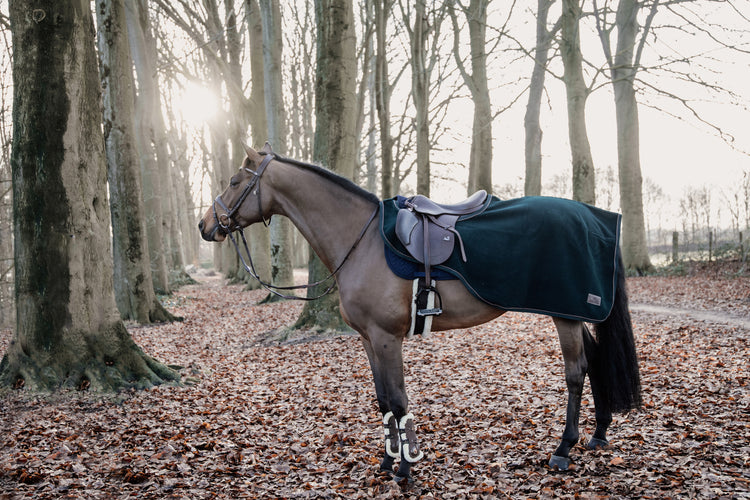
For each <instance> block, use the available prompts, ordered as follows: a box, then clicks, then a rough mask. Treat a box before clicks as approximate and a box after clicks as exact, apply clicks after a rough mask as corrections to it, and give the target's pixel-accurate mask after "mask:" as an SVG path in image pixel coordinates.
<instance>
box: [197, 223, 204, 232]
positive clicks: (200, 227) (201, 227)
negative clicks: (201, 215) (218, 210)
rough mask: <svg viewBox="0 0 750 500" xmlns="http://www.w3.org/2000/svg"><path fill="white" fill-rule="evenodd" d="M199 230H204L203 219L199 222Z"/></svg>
mask: <svg viewBox="0 0 750 500" xmlns="http://www.w3.org/2000/svg"><path fill="white" fill-rule="evenodd" d="M198 230H199V231H203V221H200V222H199V223H198Z"/></svg>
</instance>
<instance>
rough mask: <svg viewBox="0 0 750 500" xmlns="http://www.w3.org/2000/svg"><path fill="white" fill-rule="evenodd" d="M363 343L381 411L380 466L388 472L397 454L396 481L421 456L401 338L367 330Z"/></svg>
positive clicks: (406, 475) (408, 473) (407, 475)
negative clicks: (382, 451)
mask: <svg viewBox="0 0 750 500" xmlns="http://www.w3.org/2000/svg"><path fill="white" fill-rule="evenodd" d="M364 345H365V350H366V351H367V355H368V358H369V360H370V367H371V368H372V374H373V378H374V381H375V390H376V392H377V397H378V406H379V408H380V412H381V414H382V415H383V428H384V434H385V457H384V458H383V461H382V462H381V464H380V468H381V469H382V470H387V471H391V472H392V470H393V463H394V460H395V459H396V458H400V459H401V462H400V464H399V468H398V471H397V472H396V477H395V479H396V480H397V481H399V480H401V479H404V478H408V477H409V475H410V471H411V466H412V465H413V464H414V463H416V462H418V461H419V460H421V459H422V457H423V453H422V451H421V450H420V448H419V441H418V440H417V433H416V427H415V425H414V417H413V415H411V414H410V413H408V405H409V401H408V398H407V396H406V387H405V384H404V365H403V355H402V339H400V338H396V337H395V336H393V335H390V334H388V333H386V332H368V337H367V338H366V339H364Z"/></svg>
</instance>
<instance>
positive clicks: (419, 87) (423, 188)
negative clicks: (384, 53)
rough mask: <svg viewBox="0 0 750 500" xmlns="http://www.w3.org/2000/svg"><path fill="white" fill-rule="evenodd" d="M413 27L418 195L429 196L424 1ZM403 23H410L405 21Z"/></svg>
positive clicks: (419, 1) (417, 6)
mask: <svg viewBox="0 0 750 500" xmlns="http://www.w3.org/2000/svg"><path fill="white" fill-rule="evenodd" d="M413 17H414V27H413V28H412V30H411V33H410V35H411V37H410V38H411V73H412V75H411V87H412V98H413V99H414V108H415V112H416V120H415V121H416V133H417V193H419V194H423V195H425V196H427V197H429V196H430V118H429V111H430V110H429V108H428V106H429V102H430V75H429V71H428V67H427V54H426V49H425V44H426V43H427V33H428V30H429V26H428V23H427V13H426V12H425V0H417V1H416V3H415V8H414V15H413ZM404 22H407V23H408V22H409V20H408V19H404Z"/></svg>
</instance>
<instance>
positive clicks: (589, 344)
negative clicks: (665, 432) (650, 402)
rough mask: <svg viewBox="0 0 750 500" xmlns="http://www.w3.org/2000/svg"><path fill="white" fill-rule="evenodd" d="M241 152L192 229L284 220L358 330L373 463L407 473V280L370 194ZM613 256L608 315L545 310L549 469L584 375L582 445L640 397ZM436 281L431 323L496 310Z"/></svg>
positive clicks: (574, 417)
mask: <svg viewBox="0 0 750 500" xmlns="http://www.w3.org/2000/svg"><path fill="white" fill-rule="evenodd" d="M245 150H246V152H247V157H246V158H245V159H244V161H243V164H242V165H241V166H240V168H239V170H238V171H237V173H236V174H235V175H234V176H233V177H232V178H231V180H230V183H229V186H228V187H227V188H226V190H225V191H224V192H223V193H222V194H221V195H219V196H217V197H216V199H215V201H214V203H213V205H212V206H211V207H210V208H209V209H208V210H207V211H206V213H205V215H204V216H203V218H202V220H201V221H200V222H199V224H198V227H199V230H200V232H201V236H202V237H203V239H205V240H207V241H211V242H221V241H224V240H225V239H226V238H227V237H230V238H232V234H233V233H234V232H235V231H239V233H240V234H242V231H241V229H243V228H245V227H247V226H249V225H251V224H256V223H259V222H263V223H264V224H265V223H266V221H267V220H268V219H270V217H271V216H273V215H280V216H285V217H287V218H289V219H290V220H291V221H292V223H293V224H294V225H295V226H296V227H297V229H299V231H300V233H301V234H302V235H303V236H304V237H305V238H306V239H307V241H308V242H309V243H310V245H311V246H312V248H313V250H314V251H315V253H316V254H317V255H318V257H320V259H321V261H322V262H323V264H324V265H325V267H326V268H327V269H328V270H329V271H330V272H331V276H330V277H329V278H332V279H333V280H334V281H333V282H334V283H335V284H336V286H337V287H338V291H339V298H340V311H341V315H342V317H343V319H344V320H345V322H346V323H347V324H348V325H349V326H351V328H353V329H354V330H356V331H357V332H358V333H359V335H360V338H361V340H362V344H363V345H364V349H365V352H366V353H367V357H368V360H369V364H370V368H371V370H372V376H373V380H374V383H375V392H376V395H377V404H378V407H379V410H380V413H381V416H382V424H383V429H384V435H385V450H384V454H383V458H382V461H381V462H380V468H381V470H383V471H388V472H389V473H391V474H393V473H394V472H395V475H394V479H395V480H396V481H401V480H404V479H410V480H411V477H410V473H411V468H412V466H413V465H414V464H416V463H417V462H419V461H420V460H421V459H422V458H423V456H424V453H423V451H422V450H421V449H420V445H419V441H418V438H417V433H416V426H415V417H414V415H413V414H412V413H410V412H409V400H408V398H407V394H406V387H405V383H404V359H403V356H402V345H403V343H404V340H405V338H406V336H407V332H408V330H409V328H410V320H411V314H412V308H411V302H412V282H410V281H408V280H405V279H402V278H399V277H397V276H396V275H394V274H393V273H392V272H391V271H390V269H389V267H388V265H387V262H386V259H385V256H384V247H383V245H384V241H383V239H382V237H381V235H380V232H379V228H378V227H377V226H378V225H377V223H373V220H374V219H375V218H376V215H377V213H378V210H379V203H380V200H379V199H378V198H377V197H376V196H375V195H374V194H372V193H370V192H368V191H366V190H364V189H363V188H361V187H359V186H357V185H356V184H354V183H353V182H351V181H350V180H348V179H346V178H344V177H341V176H339V175H336V174H335V173H333V172H331V171H329V170H327V169H325V168H323V167H320V166H317V165H313V164H309V163H305V162H300V161H297V160H293V159H289V158H284V157H282V156H279V155H277V154H275V153H273V151H272V150H271V148H270V146H269V145H268V143H266V145H265V146H264V147H263V148H262V149H261V150H259V151H256V150H253V149H252V148H250V147H248V146H245ZM232 241H233V242H235V240H234V239H233V238H232ZM243 241H244V236H243ZM235 246H237V244H236V242H235ZM245 246H246V247H247V245H245ZM237 250H238V252H239V247H238V248H237ZM248 256H249V254H248ZM617 259H618V261H619V262H618V263H619V266H618V269H619V271H618V275H617V284H616V291H615V298H614V305H613V307H612V310H611V312H610V314H609V316H608V317H607V318H606V319H605V320H604V321H602V322H600V323H597V324H595V325H594V334H593V335H592V333H591V332H590V330H589V328H588V326H587V324H586V323H584V322H582V321H576V320H572V319H566V318H562V317H552V320H553V321H554V324H555V326H556V328H557V333H558V337H559V341H560V347H561V350H562V356H563V360H564V364H565V382H566V385H567V392H568V394H567V396H568V398H567V409H566V419H565V428H564V431H563V434H562V438H561V441H560V444H559V445H558V446H557V448H556V450H555V451H554V453H553V454H552V455H551V457H550V460H549V467H550V468H551V469H553V470H562V471H565V470H569V469H570V467H571V464H572V459H571V458H570V451H571V448H572V447H573V446H574V445H575V444H576V443H577V442H578V440H579V428H578V423H579V413H580V407H581V393H582V390H583V386H584V382H585V377H586V375H587V374H588V377H589V382H590V386H591V391H592V395H593V399H594V405H595V418H596V428H595V431H594V433H593V436H592V437H591V438H590V439H589V440H588V442H587V444H586V446H587V447H588V448H589V449H595V448H598V447H604V446H607V445H608V444H609V443H608V440H607V430H608V428H609V426H610V424H611V422H612V413H613V412H626V411H628V410H631V409H634V408H638V407H639V406H640V404H641V398H640V377H639V369H638V361H637V355H636V351H635V342H634V336H633V328H632V324H631V320H630V313H629V310H628V298H627V294H626V288H625V276H624V272H623V266H622V259H621V257H620V255H619V251H618V255H617ZM243 262H244V260H243ZM251 262H252V261H251ZM246 267H247V265H246ZM436 288H437V291H438V293H439V295H440V296H441V297H442V304H443V306H442V308H443V310H442V314H440V315H438V316H434V317H433V321H432V330H434V331H441V330H451V329H457V328H469V327H472V326H477V325H481V324H482V323H485V322H488V321H490V320H492V319H494V318H497V317H498V316H500V315H502V314H504V313H505V312H506V311H504V310H501V309H498V308H497V307H494V306H491V305H488V304H487V303H485V302H483V301H481V300H479V299H477V298H476V297H475V296H474V295H472V294H471V293H469V291H468V290H467V288H466V287H465V286H464V285H463V284H462V283H461V282H460V281H458V280H452V281H438V282H437V285H436ZM397 459H398V460H399V464H398V468H397V470H395V471H394V466H395V461H396V460H397Z"/></svg>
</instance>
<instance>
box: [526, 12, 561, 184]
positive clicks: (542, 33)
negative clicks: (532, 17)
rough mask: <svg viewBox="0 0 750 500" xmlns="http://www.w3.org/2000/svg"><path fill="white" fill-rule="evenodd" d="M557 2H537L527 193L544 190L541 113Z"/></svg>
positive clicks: (528, 119)
mask: <svg viewBox="0 0 750 500" xmlns="http://www.w3.org/2000/svg"><path fill="white" fill-rule="evenodd" d="M554 2H555V0H538V2H537V17H536V47H535V48H534V69H533V70H532V71H531V83H530V85H529V102H528V104H527V105H526V115H525V116H524V119H523V125H524V130H525V135H526V140H525V143H524V146H525V147H524V151H525V156H526V177H525V180H524V194H525V195H526V196H539V195H541V194H542V127H541V125H540V124H539V113H540V111H541V107H542V94H543V93H544V79H545V76H546V74H547V63H548V61H549V48H550V44H551V42H552V35H551V33H550V32H549V31H548V30H547V16H548V14H549V9H550V7H551V6H552V4H553V3H554Z"/></svg>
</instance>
